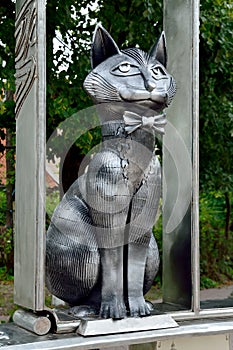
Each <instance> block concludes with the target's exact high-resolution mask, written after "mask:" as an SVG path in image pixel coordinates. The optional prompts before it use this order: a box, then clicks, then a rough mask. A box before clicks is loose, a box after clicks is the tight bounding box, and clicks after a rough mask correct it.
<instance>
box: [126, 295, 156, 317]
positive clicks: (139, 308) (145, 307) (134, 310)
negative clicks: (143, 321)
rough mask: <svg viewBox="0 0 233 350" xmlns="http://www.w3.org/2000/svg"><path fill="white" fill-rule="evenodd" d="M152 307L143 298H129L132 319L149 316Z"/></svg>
mask: <svg viewBox="0 0 233 350" xmlns="http://www.w3.org/2000/svg"><path fill="white" fill-rule="evenodd" d="M150 311H151V306H150V304H148V303H147V302H146V301H145V299H144V297H143V296H139V297H129V314H130V316H131V317H143V316H149V315H150Z"/></svg>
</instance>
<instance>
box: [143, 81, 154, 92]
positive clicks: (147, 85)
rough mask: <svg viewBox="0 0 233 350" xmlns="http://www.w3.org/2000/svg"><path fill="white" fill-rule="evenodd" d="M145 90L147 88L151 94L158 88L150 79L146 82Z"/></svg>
mask: <svg viewBox="0 0 233 350" xmlns="http://www.w3.org/2000/svg"><path fill="white" fill-rule="evenodd" d="M145 88H146V89H147V90H148V91H149V92H151V91H153V90H154V89H155V88H156V84H155V82H154V81H152V80H150V79H148V80H146V81H145Z"/></svg>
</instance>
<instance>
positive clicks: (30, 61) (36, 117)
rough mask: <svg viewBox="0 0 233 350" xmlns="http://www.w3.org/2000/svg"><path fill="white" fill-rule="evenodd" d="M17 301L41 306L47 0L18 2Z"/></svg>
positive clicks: (29, 306) (24, 304)
mask: <svg viewBox="0 0 233 350" xmlns="http://www.w3.org/2000/svg"><path fill="white" fill-rule="evenodd" d="M15 35H16V118H17V120H16V127H17V133H16V136H17V141H16V234H15V303H17V304H19V305H21V306H23V307H27V308H29V309H32V310H34V311H39V310H43V308H44V238H45V232H44V223H45V220H44V219H45V179H44V177H45V171H44V163H45V117H46V106H45V56H46V54H45V53H46V51H45V0H17V1H16V34H15Z"/></svg>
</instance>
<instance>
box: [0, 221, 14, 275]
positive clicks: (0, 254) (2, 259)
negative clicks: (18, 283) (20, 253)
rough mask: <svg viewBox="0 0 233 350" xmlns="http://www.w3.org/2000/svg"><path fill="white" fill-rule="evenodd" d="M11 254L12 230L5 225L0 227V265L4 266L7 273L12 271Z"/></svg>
mask: <svg viewBox="0 0 233 350" xmlns="http://www.w3.org/2000/svg"><path fill="white" fill-rule="evenodd" d="M12 256H13V230H12V228H7V227H5V226H1V227H0V266H2V267H6V271H7V273H13V271H10V270H12V268H11V263H12V261H11V260H12Z"/></svg>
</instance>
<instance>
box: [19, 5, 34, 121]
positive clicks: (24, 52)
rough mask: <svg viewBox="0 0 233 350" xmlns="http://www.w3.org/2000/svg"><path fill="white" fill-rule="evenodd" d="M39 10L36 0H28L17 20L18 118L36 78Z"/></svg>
mask: <svg viewBox="0 0 233 350" xmlns="http://www.w3.org/2000/svg"><path fill="white" fill-rule="evenodd" d="M36 20H37V9H36V2H35V1H34V0H27V1H25V4H24V5H23V6H22V8H21V10H20V12H19V14H18V16H17V19H16V31H15V37H16V52H15V56H16V58H15V62H16V74H15V77H16V117H18V114H19V111H20V109H21V107H22V105H23V103H24V101H25V99H26V97H27V96H28V94H29V92H30V90H31V88H32V85H33V83H34V80H35V78H36V70H37V60H36V56H35V44H36Z"/></svg>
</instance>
